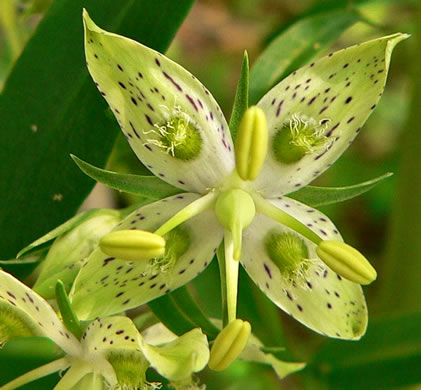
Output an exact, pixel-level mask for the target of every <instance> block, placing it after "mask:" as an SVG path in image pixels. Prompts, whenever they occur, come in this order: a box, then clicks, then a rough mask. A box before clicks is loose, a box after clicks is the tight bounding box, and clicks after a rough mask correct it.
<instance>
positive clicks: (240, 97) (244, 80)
mask: <svg viewBox="0 0 421 390" xmlns="http://www.w3.org/2000/svg"><path fill="white" fill-rule="evenodd" d="M248 95H249V57H248V54H247V51H245V52H244V57H243V63H242V64H241V75H240V80H238V84H237V90H236V92H235V98H234V105H233V107H232V113H231V118H230V122H229V127H230V131H231V136H232V138H233V140H234V141H235V139H236V136H237V130H238V126H239V125H240V122H241V118H242V117H243V115H244V113H245V112H246V110H247V108H248V103H249V102H248V100H249V97H248Z"/></svg>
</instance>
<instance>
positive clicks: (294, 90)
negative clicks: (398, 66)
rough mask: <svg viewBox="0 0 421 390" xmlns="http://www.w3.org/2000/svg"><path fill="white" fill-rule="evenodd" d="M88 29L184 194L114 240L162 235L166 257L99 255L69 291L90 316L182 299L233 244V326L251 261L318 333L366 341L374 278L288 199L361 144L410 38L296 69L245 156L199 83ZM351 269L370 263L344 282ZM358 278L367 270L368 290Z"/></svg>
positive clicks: (118, 110)
mask: <svg viewBox="0 0 421 390" xmlns="http://www.w3.org/2000/svg"><path fill="white" fill-rule="evenodd" d="M84 22H85V42H86V57H87V63H88V68H89V71H90V73H91V75H92V77H93V79H94V81H95V83H96V85H97V87H98V89H99V90H100V91H101V93H102V95H103V96H104V98H105V99H106V101H107V102H108V104H109V105H110V107H111V109H112V111H113V112H114V114H115V117H116V118H117V120H118V122H119V124H120V126H121V128H122V131H123V133H124V135H125V136H126V138H127V140H128V142H129V144H130V146H131V147H132V149H133V151H134V152H135V153H136V155H137V156H138V157H139V159H140V160H141V161H142V162H143V163H144V164H145V165H146V166H147V167H148V168H149V169H150V170H151V171H152V172H153V173H154V174H155V175H156V176H158V177H160V178H162V180H165V181H166V182H168V183H170V184H172V185H174V186H176V187H178V188H180V189H182V190H184V191H186V192H185V193H183V194H180V195H176V196H173V197H169V198H166V199H163V200H160V201H157V202H155V203H153V204H150V205H147V206H145V207H142V208H140V209H138V210H136V211H135V212H133V213H132V214H131V215H130V216H128V217H127V218H126V219H125V220H124V221H123V222H122V223H121V224H120V225H119V226H118V227H117V229H116V230H130V229H139V230H146V231H150V232H154V233H156V234H158V235H160V236H162V237H164V238H165V239H166V250H165V254H164V256H162V257H159V258H153V259H152V260H150V261H149V262H145V261H133V260H135V259H134V258H130V256H129V257H127V258H121V257H120V258H116V257H114V256H109V255H106V254H104V253H103V252H102V251H101V250H100V249H98V250H96V251H95V252H94V253H93V254H92V255H91V257H90V258H89V259H88V262H87V265H86V267H84V268H83V269H82V270H81V272H80V273H79V275H78V277H77V279H76V281H75V284H74V285H73V289H72V293H71V298H72V301H73V305H74V307H75V310H76V311H77V312H78V313H79V315H81V316H82V317H83V318H92V317H95V316H97V315H102V314H111V313H118V312H121V311H123V310H126V309H129V308H131V307H135V306H138V305H140V304H143V303H145V302H148V301H150V300H152V299H154V298H156V297H158V296H160V295H163V294H166V293H168V292H170V291H172V290H174V289H176V288H177V287H179V286H181V285H183V284H185V283H187V282H188V281H190V280H191V279H193V278H194V277H195V276H196V275H198V274H199V273H200V272H202V270H203V269H204V268H206V266H207V265H208V264H209V262H210V261H211V260H212V258H213V256H214V254H215V252H216V251H217V248H218V247H219V245H220V243H221V241H222V239H223V238H224V244H225V262H226V274H227V299H228V317H229V320H230V321H233V320H234V319H235V317H236V299H237V276H238V263H239V262H240V263H241V264H242V265H243V267H244V268H245V269H246V271H247V273H248V274H249V276H250V277H251V278H252V279H253V280H254V282H255V283H256V284H257V285H258V286H259V287H260V289H261V290H262V291H263V292H264V293H265V294H266V295H267V296H268V297H269V298H270V299H271V300H272V301H273V302H274V303H275V304H276V305H278V306H279V307H280V308H282V309H283V310H284V311H286V312H287V313H288V314H290V315H291V316H293V317H294V318H296V319H297V320H298V321H300V322H301V323H303V324H304V325H306V326H307V327H309V328H311V329H313V330H315V331H317V332H319V333H321V334H324V335H326V336H330V337H337V338H343V339H358V338H360V337H361V336H362V335H363V334H364V332H365V329H366V326H367V308H366V304H365V300H364V295H363V293H362V289H361V287H360V285H359V284H358V283H362V282H364V283H366V282H370V281H372V280H373V279H374V278H375V276H376V274H375V271H374V269H372V267H371V266H370V265H369V264H368V262H367V261H366V260H365V258H364V257H362V255H360V254H359V253H358V252H357V251H356V250H355V252H356V253H358V255H355V253H354V252H352V253H349V251H350V249H352V250H353V248H350V247H349V246H348V245H345V244H343V245H342V244H339V245H336V244H334V245H336V246H335V247H334V250H330V249H331V246H332V244H331V243H332V242H334V243H338V242H339V243H341V242H342V241H343V240H342V238H341V236H340V234H339V232H338V230H337V229H336V228H335V226H334V225H333V223H332V222H331V221H330V220H329V219H328V218H327V217H326V216H325V215H323V214H322V213H320V212H319V211H317V210H315V209H313V208H310V207H308V206H306V205H304V204H302V203H300V202H298V201H295V200H293V199H290V198H288V197H286V196H285V194H288V193H290V192H294V191H296V190H297V189H299V188H301V187H303V186H305V185H307V184H308V183H309V182H311V181H312V180H314V179H315V178H316V177H317V176H319V175H320V174H321V173H322V172H323V171H324V170H325V169H326V168H328V167H329V166H330V165H332V163H333V162H334V161H335V160H336V159H337V158H338V157H339V156H340V155H341V154H342V153H343V152H344V150H345V149H346V148H347V147H348V146H349V144H350V143H351V142H352V141H353V139H354V138H355V136H356V135H357V134H358V132H359V131H360V129H361V127H362V125H363V124H364V122H365V121H366V119H367V118H368V116H369V115H370V113H371V112H372V111H373V110H374V108H375V107H376V104H377V103H378V101H379V99H380V96H381V95H382V91H383V88H384V84H385V81H386V75H387V71H388V68H389V63H390V56H391V52H392V49H393V47H394V46H395V45H396V44H397V43H398V42H399V41H401V40H403V39H405V38H406V35H404V34H394V35H390V36H387V37H383V38H379V39H376V40H372V41H369V42H365V43H363V44H360V45H357V46H352V47H349V48H347V49H344V50H341V51H338V52H335V53H332V54H329V55H328V56H326V57H324V58H321V59H319V60H318V61H316V62H313V63H311V64H309V65H307V66H305V67H303V68H301V69H299V70H297V71H295V72H293V73H292V74H291V75H290V76H288V77H287V78H286V79H284V80H283V81H281V82H280V83H279V84H277V85H276V86H275V87H274V88H273V89H272V90H270V91H269V92H268V93H267V94H266V95H265V96H263V98H262V99H261V100H260V101H259V103H258V104H257V107H252V108H250V109H249V110H248V111H247V112H246V114H245V115H244V118H243V121H242V124H241V125H240V129H239V134H238V139H237V143H236V148H235V151H234V145H233V140H232V138H231V134H230V132H229V129H228V125H227V122H226V120H225V118H224V116H223V114H222V112H221V110H220V108H219V106H218V104H217V103H216V102H215V100H214V99H213V97H212V95H211V94H210V92H209V91H208V90H207V89H206V88H205V87H204V86H203V85H202V84H201V83H200V82H199V81H198V80H197V79H196V78H195V77H194V76H193V75H191V74H190V73H189V72H188V71H186V70H185V69H183V68H182V67H181V66H179V65H178V64H176V63H174V62H173V61H171V60H169V59H168V58H166V57H165V56H163V55H162V54H160V53H158V52H156V51H154V50H152V49H149V48H147V47H145V46H143V45H141V44H139V43H137V42H135V41H133V40H130V39H127V38H124V37H121V36H118V35H116V34H112V33H108V32H106V31H104V30H102V29H100V28H99V27H97V26H96V25H95V24H94V23H93V22H92V20H91V19H90V18H89V16H88V15H87V13H86V12H85V14H84ZM262 140H263V141H264V142H263V141H262ZM266 140H267V141H266ZM321 243H324V244H323V250H318V247H319V245H320V244H321ZM102 249H103V250H104V251H105V252H106V251H107V248H106V246H104V247H102ZM338 254H339V255H340V256H339V258H336V257H335V256H337V255H338ZM325 255H326V256H329V258H327V262H328V263H329V265H327V264H325V262H323V257H324V256H325ZM331 256H333V258H332V257H331ZM237 260H239V262H238V261H237ZM342 261H345V262H347V263H349V262H351V263H353V262H355V261H356V262H359V261H362V262H363V264H362V265H363V266H361V267H359V266H358V264H357V266H353V267H351V269H352V272H351V271H348V272H345V274H346V275H344V274H342V275H341V274H338V273H337V272H340V269H341V268H343V267H342V263H341V262H342ZM348 265H349V264H348ZM332 268H334V269H332ZM359 269H364V270H368V276H369V278H368V280H367V281H366V279H365V278H362V277H361V278H360V277H359V275H358V270H359ZM355 272H356V273H355ZM355 275H356V277H355V278H354V276H355ZM343 276H347V277H349V278H350V279H351V280H347V279H345V278H344V277H343ZM352 280H353V281H352ZM360 280H361V281H360ZM356 282H358V283H356Z"/></svg>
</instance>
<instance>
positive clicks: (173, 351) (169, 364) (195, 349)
mask: <svg viewBox="0 0 421 390" xmlns="http://www.w3.org/2000/svg"><path fill="white" fill-rule="evenodd" d="M142 350H143V353H144V354H145V356H146V358H147V359H148V360H149V362H150V363H151V365H152V367H154V368H155V369H156V370H157V371H158V372H159V373H160V374H161V375H163V376H164V377H166V378H167V379H170V380H173V381H179V380H183V379H187V378H189V377H190V376H191V375H192V374H193V373H194V372H198V371H200V370H202V369H203V368H205V366H206V364H207V363H208V361H209V346H208V340H207V338H206V335H205V334H203V333H202V331H201V330H200V329H192V330H191V331H189V332H187V333H185V334H183V335H182V336H180V337H177V338H176V339H175V340H173V341H171V342H169V343H168V344H164V345H161V346H152V345H148V344H147V343H146V342H145V341H142Z"/></svg>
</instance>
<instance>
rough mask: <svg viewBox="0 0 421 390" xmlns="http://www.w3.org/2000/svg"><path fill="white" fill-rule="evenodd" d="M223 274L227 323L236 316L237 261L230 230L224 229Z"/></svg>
mask: <svg viewBox="0 0 421 390" xmlns="http://www.w3.org/2000/svg"><path fill="white" fill-rule="evenodd" d="M224 244H225V276H226V282H227V283H226V284H227V312H228V323H230V322H231V321H234V320H235V319H236V317H237V290H238V267H239V261H237V260H235V259H234V240H233V236H232V233H231V231H230V230H228V229H225V231H224Z"/></svg>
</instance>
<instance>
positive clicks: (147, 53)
mask: <svg viewBox="0 0 421 390" xmlns="http://www.w3.org/2000/svg"><path fill="white" fill-rule="evenodd" d="M84 22H85V47H86V49H85V50H86V57H87V62H88V68H89V71H90V73H91V75H92V77H93V79H94V80H95V82H96V84H97V86H98V89H99V90H100V91H101V93H102V94H103V96H104V97H105V99H106V100H107V102H108V104H109V105H110V107H111V109H112V110H113V113H114V115H115V116H116V118H117V120H118V122H119V124H120V126H121V128H122V130H123V133H124V134H125V136H126V137H127V139H128V141H129V144H130V146H131V147H132V149H133V150H134V152H135V153H136V155H137V156H138V157H139V159H140V160H141V161H142V162H143V163H144V164H145V165H146V166H147V167H148V168H149V169H150V170H151V171H152V172H153V173H154V174H155V175H157V176H159V177H161V178H162V179H163V180H165V181H167V182H168V183H170V184H173V185H175V186H177V187H179V188H182V189H184V190H189V191H197V192H201V193H203V192H204V191H205V190H206V189H207V188H210V187H215V186H216V185H217V184H219V182H220V181H221V178H223V177H225V176H226V175H228V174H229V173H231V172H232V170H233V168H234V155H233V150H232V149H233V145H232V140H231V135H230V132H229V129H228V125H227V122H226V120H225V118H224V116H223V114H222V112H221V110H220V108H219V106H218V104H217V103H216V101H215V99H214V98H213V97H212V95H211V94H210V93H209V91H208V90H207V89H206V88H205V87H204V86H203V85H202V84H201V83H200V82H199V81H198V80H197V79H196V78H195V77H194V76H193V75H192V74H190V73H189V72H187V71H186V70H185V69H184V68H182V67H181V66H180V65H178V64H176V63H175V62H173V61H171V60H170V59H168V58H167V57H165V56H163V55H162V54H160V53H158V52H156V51H155V50H152V49H149V48H148V47H146V46H143V45H141V44H140V43H137V42H135V41H133V40H131V39H128V38H125V37H122V36H119V35H116V34H112V33H108V32H106V31H104V30H102V29H100V28H99V27H97V26H96V25H95V24H94V23H93V22H92V20H91V19H90V18H89V16H88V15H87V13H86V12H85V14H84ZM177 111H180V112H181V113H182V115H183V116H184V117H185V118H188V119H189V121H190V123H192V124H193V125H194V127H196V129H197V130H198V131H199V134H200V137H201V140H202V142H201V151H200V153H199V155H198V156H196V157H195V158H192V159H190V160H181V159H180V158H175V157H173V156H172V155H171V153H167V152H165V151H163V149H162V148H160V147H158V146H156V145H154V144H153V143H151V142H150V140H151V139H152V138H154V137H153V133H152V131H157V130H158V129H157V127H156V126H155V125H158V126H161V125H164V124H166V123H167V121H169V120H170V119H171V118H173V117H174V115H175V114H176V112H177Z"/></svg>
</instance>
